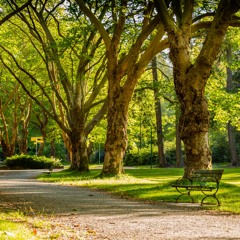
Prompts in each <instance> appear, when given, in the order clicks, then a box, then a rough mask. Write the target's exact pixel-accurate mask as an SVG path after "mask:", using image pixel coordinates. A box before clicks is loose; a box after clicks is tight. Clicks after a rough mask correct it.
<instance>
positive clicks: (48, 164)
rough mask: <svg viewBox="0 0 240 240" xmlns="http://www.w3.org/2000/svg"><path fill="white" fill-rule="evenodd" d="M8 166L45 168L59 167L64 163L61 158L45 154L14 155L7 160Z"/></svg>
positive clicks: (12, 167) (14, 167) (13, 167)
mask: <svg viewBox="0 0 240 240" xmlns="http://www.w3.org/2000/svg"><path fill="white" fill-rule="evenodd" d="M5 162H6V165H7V167H9V168H11V169H16V168H17V169H19V168H23V169H44V168H59V167H62V164H61V162H60V160H59V159H54V158H47V157H44V156H40V157H38V156H32V155H24V154H21V155H14V156H12V157H8V158H6V160H5Z"/></svg>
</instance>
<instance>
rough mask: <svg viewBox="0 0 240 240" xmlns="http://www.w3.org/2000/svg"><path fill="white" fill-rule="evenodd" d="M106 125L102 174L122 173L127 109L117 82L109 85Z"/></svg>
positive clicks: (125, 144)
mask: <svg viewBox="0 0 240 240" xmlns="http://www.w3.org/2000/svg"><path fill="white" fill-rule="evenodd" d="M109 89H110V90H109V106H108V116H107V121H108V127H107V139H106V143H105V157H104V165H103V169H102V174H103V175H104V174H115V175H116V174H121V173H123V157H124V154H125V151H126V149H127V111H126V108H128V103H126V102H125V98H124V96H125V95H124V94H123V91H122V90H121V86H119V84H114V81H112V86H110V87H109Z"/></svg>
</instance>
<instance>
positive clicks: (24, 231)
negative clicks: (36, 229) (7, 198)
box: [0, 212, 37, 240]
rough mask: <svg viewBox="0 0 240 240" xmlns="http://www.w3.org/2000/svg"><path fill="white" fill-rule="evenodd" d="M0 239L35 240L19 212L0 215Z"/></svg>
mask: <svg viewBox="0 0 240 240" xmlns="http://www.w3.org/2000/svg"><path fill="white" fill-rule="evenodd" d="M0 219H1V220H0V239H1V240H10V239H14V240H25V239H37V238H35V236H34V234H33V232H32V231H31V230H30V229H29V226H28V223H27V220H26V218H25V217H24V216H23V214H21V213H20V212H6V213H3V212H1V213H0Z"/></svg>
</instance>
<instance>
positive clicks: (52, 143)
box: [50, 139, 56, 158]
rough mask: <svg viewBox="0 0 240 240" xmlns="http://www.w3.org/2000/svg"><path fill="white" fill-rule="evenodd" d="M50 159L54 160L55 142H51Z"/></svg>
mask: <svg viewBox="0 0 240 240" xmlns="http://www.w3.org/2000/svg"><path fill="white" fill-rule="evenodd" d="M50 154H51V157H53V158H56V146H55V140H54V139H53V140H51V153H50Z"/></svg>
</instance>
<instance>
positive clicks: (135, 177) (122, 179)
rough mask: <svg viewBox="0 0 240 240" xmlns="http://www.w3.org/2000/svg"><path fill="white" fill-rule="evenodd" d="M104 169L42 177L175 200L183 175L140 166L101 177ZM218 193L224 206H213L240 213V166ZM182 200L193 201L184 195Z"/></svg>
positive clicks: (198, 196) (225, 176)
mask: <svg viewBox="0 0 240 240" xmlns="http://www.w3.org/2000/svg"><path fill="white" fill-rule="evenodd" d="M100 171H101V170H99V169H96V168H93V169H91V171H90V172H89V173H79V172H77V171H70V170H63V171H61V172H57V173H53V174H51V176H44V175H41V176H40V177H39V179H40V180H43V181H50V182H58V183H61V184H64V185H71V186H83V187H89V188H92V189H101V190H105V191H107V192H110V193H112V194H117V195H119V196H121V197H126V198H133V199H139V200H144V201H157V202H159V201H161V202H175V199H176V198H177V196H178V192H177V191H176V190H175V188H172V187H171V183H172V182H173V181H175V180H176V179H178V178H179V177H180V176H182V175H183V169H180V168H167V169H165V168H164V169H163V168H161V169H159V168H153V169H151V168H136V169H126V170H125V171H126V173H125V174H124V175H121V176H117V177H107V178H100V177H98V176H99V173H100ZM192 195H193V197H194V200H195V202H199V203H200V201H201V199H202V197H203V194H202V193H201V192H193V194H192ZM217 196H218V199H219V200H220V202H221V206H220V207H217V206H216V207H214V206H212V205H211V209H215V210H219V211H228V212H232V213H240V201H239V199H240V168H225V169H224V174H223V177H222V180H221V183H220V189H219V191H218V193H217ZM182 200H183V201H189V199H184V198H183V199H182ZM208 207H209V206H207V208H208Z"/></svg>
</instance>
